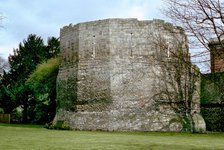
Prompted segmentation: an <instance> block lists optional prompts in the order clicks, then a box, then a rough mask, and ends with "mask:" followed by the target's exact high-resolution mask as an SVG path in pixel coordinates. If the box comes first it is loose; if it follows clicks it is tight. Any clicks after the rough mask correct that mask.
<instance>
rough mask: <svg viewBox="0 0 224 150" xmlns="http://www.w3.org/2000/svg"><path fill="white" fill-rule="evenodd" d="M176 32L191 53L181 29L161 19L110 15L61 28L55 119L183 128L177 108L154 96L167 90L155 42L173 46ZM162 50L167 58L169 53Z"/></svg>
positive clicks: (88, 125) (101, 125) (93, 125)
mask: <svg viewBox="0 0 224 150" xmlns="http://www.w3.org/2000/svg"><path fill="white" fill-rule="evenodd" d="M174 35H175V36H176V37H175V38H179V39H180V41H181V42H182V43H183V51H185V52H186V53H188V49H187V46H186V36H185V35H184V34H183V31H182V30H181V29H179V28H177V27H174V26H172V25H171V24H168V23H165V22H163V21H160V20H152V21H138V20H137V19H106V20H99V21H92V22H86V23H80V24H76V25H70V26H66V27H64V28H62V29H61V35H60V38H61V56H60V58H61V66H60V70H59V75H58V79H57V80H58V81H57V102H58V112H57V115H56V117H55V120H65V121H66V122H67V123H68V124H69V125H70V126H71V127H73V128H76V129H85V130H97V129H99V130H141V131H179V130H181V129H182V124H181V121H180V120H178V116H177V114H176V113H175V111H174V110H172V109H171V108H170V107H169V106H168V105H158V104H157V103H156V101H155V98H154V97H155V95H156V94H157V91H161V90H165V89H164V87H161V86H160V84H159V82H160V81H159V78H158V77H157V75H158V74H159V73H160V71H161V66H158V63H157V60H155V54H156V53H157V54H158V51H159V47H158V46H156V44H155V41H157V40H159V39H161V37H162V39H165V40H166V41H165V42H170V44H169V46H170V47H172V46H174V45H175V42H174V39H175V38H174ZM157 38H158V39H157ZM160 54H161V59H164V60H165V59H168V57H169V52H168V51H164V52H161V53H160Z"/></svg>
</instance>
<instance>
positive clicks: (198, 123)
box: [192, 114, 206, 133]
mask: <svg viewBox="0 0 224 150" xmlns="http://www.w3.org/2000/svg"><path fill="white" fill-rule="evenodd" d="M192 118H193V122H194V130H195V132H199V133H204V132H205V131H206V126H205V120H204V118H203V117H202V116H201V115H200V114H193V117H192Z"/></svg>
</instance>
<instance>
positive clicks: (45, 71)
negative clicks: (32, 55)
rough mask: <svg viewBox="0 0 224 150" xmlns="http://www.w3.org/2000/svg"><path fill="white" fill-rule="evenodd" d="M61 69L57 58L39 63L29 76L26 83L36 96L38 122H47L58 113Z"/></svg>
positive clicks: (35, 108) (35, 118)
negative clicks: (57, 96)
mask: <svg viewBox="0 0 224 150" xmlns="http://www.w3.org/2000/svg"><path fill="white" fill-rule="evenodd" d="M58 69H59V61H58V59H57V58H51V59H49V60H48V61H47V62H43V63H41V64H39V65H38V66H37V68H36V70H35V71H34V72H33V73H32V74H31V75H30V76H29V78H28V80H27V81H26V85H27V86H28V87H29V88H30V89H31V90H32V92H33V93H32V94H33V96H34V102H33V103H34V104H33V105H32V106H33V109H34V111H33V113H34V118H33V119H32V120H34V121H35V122H38V123H47V122H50V121H52V120H53V118H54V116H55V113H56V101H55V100H56V78H57V74H58Z"/></svg>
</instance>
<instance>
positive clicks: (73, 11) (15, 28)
mask: <svg viewBox="0 0 224 150" xmlns="http://www.w3.org/2000/svg"><path fill="white" fill-rule="evenodd" d="M162 5H163V4H162V0H1V1H0V15H2V16H3V17H4V19H3V20H2V21H1V22H0V23H1V25H2V26H3V28H1V29H0V56H2V57H4V58H7V57H8V55H9V54H13V48H17V47H18V45H19V43H20V42H22V41H23V40H24V39H26V38H27V36H28V35H29V34H36V35H37V36H41V37H42V38H43V39H44V40H45V42H46V40H47V38H48V37H50V36H55V37H59V30H60V28H62V27H63V26H65V25H68V24H70V23H73V24H76V23H79V22H85V21H92V20H99V19H106V18H138V19H139V20H143V19H145V20H151V19H154V18H162V14H161V12H160V8H161V7H162Z"/></svg>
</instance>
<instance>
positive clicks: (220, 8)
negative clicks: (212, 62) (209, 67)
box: [164, 0, 224, 63]
mask: <svg viewBox="0 0 224 150" xmlns="http://www.w3.org/2000/svg"><path fill="white" fill-rule="evenodd" d="M165 5H166V8H165V10H164V12H165V13H164V14H165V15H166V16H167V17H169V18H170V19H171V20H172V21H173V22H174V23H176V24H178V25H180V26H182V27H183V28H184V30H185V31H186V33H187V34H188V35H189V36H190V38H189V39H190V43H191V46H194V48H199V49H200V51H201V52H200V53H198V54H195V55H194V57H203V56H205V55H208V54H209V52H210V47H209V45H208V44H209V43H210V42H211V41H213V40H215V41H217V42H218V43H219V44H220V45H221V46H222V47H223V48H224V43H223V36H224V16H223V12H224V2H223V1H222V0H165ZM201 49H203V50H201ZM217 53H219V52H217ZM199 60H200V62H203V63H204V62H208V61H209V59H206V60H202V59H201V58H200V59H199Z"/></svg>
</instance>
